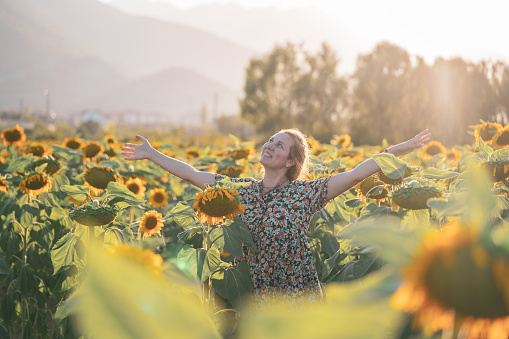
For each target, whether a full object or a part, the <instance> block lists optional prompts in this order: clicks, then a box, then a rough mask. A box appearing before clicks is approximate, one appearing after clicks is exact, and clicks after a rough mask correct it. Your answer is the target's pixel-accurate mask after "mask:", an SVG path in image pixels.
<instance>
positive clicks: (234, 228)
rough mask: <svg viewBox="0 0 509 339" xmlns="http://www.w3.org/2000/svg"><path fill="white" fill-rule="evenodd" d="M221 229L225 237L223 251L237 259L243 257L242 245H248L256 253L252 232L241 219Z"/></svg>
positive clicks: (238, 218)
mask: <svg viewBox="0 0 509 339" xmlns="http://www.w3.org/2000/svg"><path fill="white" fill-rule="evenodd" d="M221 229H222V231H223V236H224V247H223V249H224V250H225V251H226V252H228V253H230V254H232V255H233V256H234V257H236V258H240V257H242V243H246V244H247V245H248V246H250V247H251V249H252V250H253V251H254V242H253V238H252V236H251V232H250V231H249V229H248V228H247V226H246V224H245V223H244V222H243V221H242V219H240V217H235V218H234V221H233V223H231V224H230V225H225V226H221Z"/></svg>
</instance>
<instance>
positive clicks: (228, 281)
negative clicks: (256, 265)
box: [212, 261, 253, 309]
mask: <svg viewBox="0 0 509 339" xmlns="http://www.w3.org/2000/svg"><path fill="white" fill-rule="evenodd" d="M212 286H213V287H214V289H215V290H216V292H217V293H219V294H220V295H221V296H222V297H223V298H225V299H227V300H228V301H229V302H231V303H232V304H233V306H234V307H235V308H236V309H240V308H241V307H242V306H244V304H245V303H246V301H247V300H249V297H250V292H251V290H252V289H253V283H252V282H251V279H250V278H249V268H248V266H247V263H246V262H245V261H241V262H240V263H239V264H238V265H237V266H231V267H229V268H227V269H225V270H224V276H223V279H212Z"/></svg>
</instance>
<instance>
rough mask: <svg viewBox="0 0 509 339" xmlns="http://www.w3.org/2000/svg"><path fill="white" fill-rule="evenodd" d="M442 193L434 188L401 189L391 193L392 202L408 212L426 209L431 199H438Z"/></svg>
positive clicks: (413, 187) (414, 187)
mask: <svg viewBox="0 0 509 339" xmlns="http://www.w3.org/2000/svg"><path fill="white" fill-rule="evenodd" d="M440 196H442V193H441V192H440V191H439V190H438V189H436V188H435V187H418V186H417V187H416V186H412V187H401V188H399V189H398V190H396V191H394V192H392V202H393V203H394V204H396V205H398V206H399V207H402V208H406V209H409V210H420V209H426V208H428V205H427V204H426V203H427V201H428V200H429V199H431V198H439V197H440Z"/></svg>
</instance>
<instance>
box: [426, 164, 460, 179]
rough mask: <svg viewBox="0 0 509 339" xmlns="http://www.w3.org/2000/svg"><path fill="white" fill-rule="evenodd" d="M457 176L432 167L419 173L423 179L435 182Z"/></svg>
mask: <svg viewBox="0 0 509 339" xmlns="http://www.w3.org/2000/svg"><path fill="white" fill-rule="evenodd" d="M458 175H459V173H458V172H452V171H443V170H439V169H437V168H433V167H429V168H426V169H425V170H423V171H422V172H421V176H422V177H423V178H426V179H435V180H440V179H450V178H455V177H457V176H458Z"/></svg>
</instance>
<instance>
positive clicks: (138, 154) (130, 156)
mask: <svg viewBox="0 0 509 339" xmlns="http://www.w3.org/2000/svg"><path fill="white" fill-rule="evenodd" d="M136 139H138V140H140V141H141V145H137V144H129V143H127V144H125V145H124V148H122V149H121V151H122V152H121V153H120V154H122V155H123V156H124V160H143V159H148V158H149V154H150V151H152V150H153V149H154V148H153V147H152V146H151V145H150V143H149V142H148V140H147V139H145V138H144V137H142V136H141V135H137V136H136Z"/></svg>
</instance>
